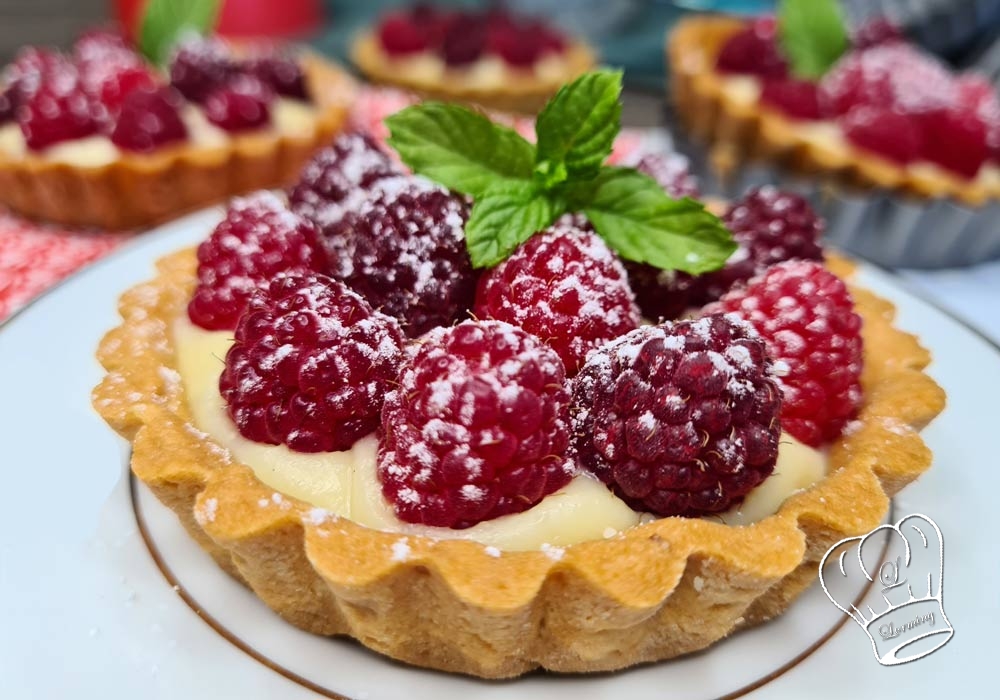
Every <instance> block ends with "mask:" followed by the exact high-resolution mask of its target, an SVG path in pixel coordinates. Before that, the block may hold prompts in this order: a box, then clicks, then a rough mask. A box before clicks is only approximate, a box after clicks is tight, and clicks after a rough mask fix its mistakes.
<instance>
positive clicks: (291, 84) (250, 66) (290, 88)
mask: <svg viewBox="0 0 1000 700" xmlns="http://www.w3.org/2000/svg"><path fill="white" fill-rule="evenodd" d="M244 69H245V70H246V72H248V73H249V74H250V75H252V76H254V77H255V78H257V79H258V80H260V81H261V82H262V83H264V84H265V85H267V86H268V87H270V88H271V89H272V90H274V92H275V93H277V94H278V95H282V96H284V97H291V98H292V99H295V100H302V101H303V102H308V101H309V91H308V89H307V88H306V75H305V73H304V72H303V70H302V66H300V65H299V63H298V61H296V60H295V59H294V58H292V57H290V56H281V55H277V54H275V55H271V56H258V57H257V58H252V59H250V60H249V61H247V63H246V64H245V66H244Z"/></svg>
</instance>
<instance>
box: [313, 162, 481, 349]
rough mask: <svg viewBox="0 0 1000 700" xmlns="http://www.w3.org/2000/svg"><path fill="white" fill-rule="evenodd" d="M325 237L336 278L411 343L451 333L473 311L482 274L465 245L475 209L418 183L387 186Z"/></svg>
mask: <svg viewBox="0 0 1000 700" xmlns="http://www.w3.org/2000/svg"><path fill="white" fill-rule="evenodd" d="M389 182H391V183H392V185H393V186H392V187H386V186H383V187H379V188H375V190H374V191H373V192H371V193H370V196H368V197H367V198H365V199H363V200H362V201H361V202H360V204H359V205H358V206H357V208H355V209H353V210H351V211H349V212H347V213H346V215H345V216H344V218H343V219H341V220H340V221H339V222H338V223H337V224H335V225H333V226H331V227H329V228H327V229H326V230H325V231H324V236H323V243H324V246H325V247H326V251H327V256H328V259H329V269H330V271H331V272H330V274H331V275H332V276H333V277H335V278H337V279H339V280H341V281H343V282H344V283H345V284H347V286H349V287H350V288H351V289H353V290H354V291H356V292H358V293H359V294H361V296H363V297H364V298H365V299H366V300H368V303H369V304H371V305H372V306H373V307H374V308H376V309H379V310H380V311H382V312H383V313H386V314H388V315H390V316H393V317H394V318H396V319H398V320H399V322H400V323H401V324H402V326H403V330H404V331H405V332H406V334H407V335H408V336H410V337H417V336H419V335H422V334H423V333H426V332H427V331H429V330H430V329H431V328H434V327H435V326H442V325H448V324H450V323H452V322H453V321H455V320H456V319H458V318H460V317H461V316H463V315H464V314H465V312H466V311H467V310H468V309H469V308H470V307H471V306H472V300H473V296H474V294H475V287H476V278H477V274H476V272H475V271H474V270H473V269H472V263H471V261H470V260H469V253H468V250H467V249H466V245H465V233H464V227H465V222H466V221H467V220H468V218H469V209H468V205H467V204H466V203H465V200H463V199H462V198H460V197H458V196H455V195H453V194H450V193H449V192H447V191H446V190H443V189H441V188H440V187H437V186H436V185H432V184H431V183H429V182H428V181H425V180H421V179H417V178H410V179H406V180H404V179H402V178H397V179H395V180H392V181H389V180H383V181H382V184H383V185H386V184H387V183H389Z"/></svg>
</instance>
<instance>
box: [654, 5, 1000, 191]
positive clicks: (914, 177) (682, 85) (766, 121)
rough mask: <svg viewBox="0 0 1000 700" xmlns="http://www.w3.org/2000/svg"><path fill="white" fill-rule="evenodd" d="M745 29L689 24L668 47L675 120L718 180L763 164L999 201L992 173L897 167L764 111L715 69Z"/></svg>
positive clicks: (829, 127) (741, 80)
mask: <svg viewBox="0 0 1000 700" xmlns="http://www.w3.org/2000/svg"><path fill="white" fill-rule="evenodd" d="M746 27H747V23H746V22H745V21H743V20H739V19H732V18H725V17H710V16H698V17H690V18H686V19H685V20H684V21H682V22H680V23H679V24H678V25H677V26H676V27H675V28H674V30H673V31H672V32H671V34H670V36H669V37H668V40H667V46H666V57H667V64H668V69H669V72H670V90H671V93H672V99H673V102H674V105H675V107H676V110H677V114H678V116H679V118H680V120H681V122H682V123H683V125H684V126H685V128H687V129H689V130H690V131H691V132H692V133H693V134H694V135H695V136H697V137H698V138H699V139H701V140H704V141H707V142H708V143H709V144H710V145H711V148H712V152H711V156H710V158H711V160H712V163H713V166H714V167H715V168H716V169H717V170H718V171H719V172H720V174H722V175H724V176H726V175H731V174H732V173H733V172H734V171H736V170H738V169H739V168H740V167H741V166H742V165H743V163H744V161H748V160H754V159H757V160H765V161H768V162H772V163H776V164H779V165H781V166H783V167H786V168H788V169H789V170H792V171H794V172H798V173H805V174H809V175H814V176H819V177H821V178H822V179H823V180H824V181H828V182H835V183H838V184H842V185H848V186H852V187H860V188H864V189H871V188H877V189H880V190H888V191H892V192H896V193H901V194H904V195H909V196H912V197H917V198H922V199H951V200H954V201H956V202H959V203H961V204H964V205H968V206H973V207H979V206H982V205H984V204H987V203H990V202H992V201H994V200H997V199H1000V177H998V176H997V174H996V168H995V167H993V166H989V165H984V166H983V167H982V168H981V169H980V172H979V173H978V174H977V175H976V176H975V177H971V178H965V177H962V176H959V175H958V174H955V173H952V172H950V171H949V170H946V169H945V168H942V167H938V166H936V165H933V164H931V163H926V162H923V161H917V162H914V163H910V164H899V163H895V162H893V161H891V160H889V159H887V158H884V157H881V156H879V155H876V154H874V153H872V152H869V151H867V150H865V149H862V148H859V147H857V146H855V145H853V144H852V143H851V142H850V141H848V140H847V139H845V138H843V136H842V135H841V134H840V132H839V130H838V129H837V128H835V124H834V123H833V122H827V121H818V122H809V121H800V120H796V119H794V118H790V117H789V116H787V115H786V114H783V113H782V111H780V110H778V109H776V108H774V107H771V106H768V105H767V104H764V103H762V102H761V99H760V85H759V84H758V81H756V79H755V78H753V77H752V76H749V77H748V76H740V75H733V74H726V73H723V72H720V71H718V70H717V69H716V62H717V59H718V57H719V55H720V52H721V50H722V47H723V46H724V44H725V43H726V42H727V41H728V40H729V39H730V38H731V37H733V36H734V35H735V34H736V33H738V32H740V31H741V30H743V29H745V28H746Z"/></svg>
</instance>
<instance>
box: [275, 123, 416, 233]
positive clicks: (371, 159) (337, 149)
mask: <svg viewBox="0 0 1000 700" xmlns="http://www.w3.org/2000/svg"><path fill="white" fill-rule="evenodd" d="M402 174H403V173H402V170H400V168H399V166H397V165H396V164H395V163H394V162H393V160H392V159H391V158H390V157H389V156H388V154H386V153H385V151H383V150H382V149H381V148H380V147H379V146H378V144H377V143H376V142H375V140H374V139H373V138H372V137H371V136H369V135H368V134H364V133H361V132H356V131H352V132H347V133H343V134H340V135H339V136H337V138H336V140H335V141H334V142H333V143H332V144H330V145H329V146H327V147H326V148H324V149H323V150H321V151H320V152H319V153H317V154H316V155H315V156H313V158H312V160H310V161H309V163H308V164H307V165H306V167H305V168H303V170H302V176H301V177H300V178H299V181H298V182H297V183H296V184H295V187H293V188H292V190H291V192H290V193H289V195H288V199H289V202H290V205H291V207H292V210H293V211H295V212H296V213H297V214H300V215H301V216H304V217H306V218H308V219H311V220H312V221H314V222H315V223H316V225H317V226H319V227H320V229H322V230H326V229H327V228H328V227H329V226H331V225H333V224H336V223H337V222H339V221H340V219H341V218H343V215H344V211H345V208H344V207H343V206H342V204H343V203H344V202H345V200H347V199H348V197H349V196H350V195H352V194H356V193H358V192H359V191H361V192H365V191H367V190H368V189H370V188H371V186H372V185H374V184H375V183H376V182H377V181H378V180H381V179H383V178H387V177H394V176H399V175H402Z"/></svg>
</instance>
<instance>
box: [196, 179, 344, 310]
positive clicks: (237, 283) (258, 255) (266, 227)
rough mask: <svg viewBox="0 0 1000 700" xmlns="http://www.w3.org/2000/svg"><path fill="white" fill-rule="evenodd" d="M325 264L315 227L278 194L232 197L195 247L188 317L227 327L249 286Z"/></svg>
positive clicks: (246, 298) (317, 269)
mask: <svg viewBox="0 0 1000 700" xmlns="http://www.w3.org/2000/svg"><path fill="white" fill-rule="evenodd" d="M325 268H326V256H325V254H324V253H323V248H322V246H321V245H320V242H319V234H318V233H317V231H316V228H315V227H314V226H313V225H312V224H311V223H309V222H308V221H306V220H305V219H302V218H301V217H299V216H296V215H295V214H293V213H292V212H290V211H288V209H286V208H285V206H284V204H283V203H282V202H281V200H280V199H278V198H277V197H276V196H274V195H273V194H272V193H270V192H258V193H256V194H253V195H250V196H248V197H243V198H239V199H234V200H233V202H232V203H231V204H230V205H229V209H228V210H227V211H226V218H225V219H224V220H223V221H222V223H220V224H219V225H218V226H216V227H215V230H214V231H212V234H211V235H210V236H209V237H208V238H207V239H206V240H205V241H204V242H203V243H202V244H201V245H199V246H198V286H197V288H196V289H195V292H194V296H192V298H191V302H190V303H189V304H188V316H189V318H190V319H191V321H192V322H193V323H194V324H196V325H198V326H201V327H202V328H206V329H208V330H232V329H233V328H235V327H236V321H237V319H238V318H239V316H240V314H241V313H243V310H244V309H245V308H246V305H247V301H249V299H250V297H251V295H252V294H253V293H254V291H255V290H256V289H257V288H258V287H261V286H263V285H264V284H266V283H267V282H268V281H270V280H271V278H273V277H274V276H275V275H277V274H278V273H281V272H293V271H297V272H309V271H314V272H323V271H325Z"/></svg>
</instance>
